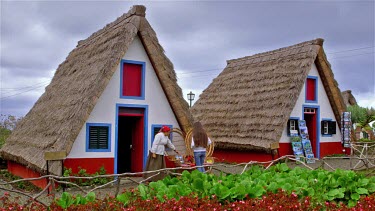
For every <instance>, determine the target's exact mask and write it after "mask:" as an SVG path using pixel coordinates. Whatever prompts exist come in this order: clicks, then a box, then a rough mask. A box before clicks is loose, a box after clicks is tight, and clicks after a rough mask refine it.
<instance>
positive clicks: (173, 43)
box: [0, 1, 375, 115]
mask: <svg viewBox="0 0 375 211" xmlns="http://www.w3.org/2000/svg"><path fill="white" fill-rule="evenodd" d="M1 4H2V7H1V17H0V18H1V75H0V76H1V79H0V80H1V87H6V88H9V87H11V88H16V87H23V86H22V85H23V84H25V83H26V84H31V85H32V84H37V83H40V82H41V81H43V80H44V81H46V80H47V79H48V77H52V75H53V74H51V71H52V70H54V69H56V68H57V66H58V64H60V63H61V62H63V61H64V60H65V58H66V56H67V55H68V53H69V52H70V51H71V50H72V49H73V48H74V47H75V46H76V44H77V42H78V41H79V40H82V39H86V38H87V37H88V36H90V35H91V34H92V33H94V32H95V31H97V30H99V29H101V28H103V27H104V26H105V25H106V24H108V23H109V22H111V21H113V20H115V19H116V18H117V17H119V16H120V15H122V14H123V13H124V12H127V11H128V10H129V8H130V7H131V5H132V4H145V5H146V7H147V11H146V17H147V19H148V20H149V22H150V23H151V25H152V26H153V28H154V30H155V31H156V33H157V34H158V38H159V41H160V42H161V44H162V46H163V47H164V49H165V50H166V54H167V56H168V57H169V58H170V59H171V61H172V62H173V63H174V66H175V68H176V70H177V71H178V77H179V84H180V86H181V87H182V88H183V89H184V92H187V91H186V90H195V91H196V92H197V93H199V92H200V91H202V90H203V89H204V88H206V87H207V86H208V85H209V84H210V82H211V81H212V79H213V78H214V77H215V76H217V75H218V74H219V73H220V71H221V70H222V68H224V67H225V65H226V60H228V59H233V58H238V57H243V56H248V55H253V54H256V53H260V52H264V51H269V50H274V49H277V48H280V47H286V46H289V45H293V44H296V43H298V42H303V41H306V40H311V39H315V38H317V37H322V38H324V39H325V43H324V47H325V50H326V52H328V53H329V52H337V51H343V50H347V49H355V48H361V47H368V46H375V41H374V36H375V32H374V25H375V23H374V20H375V17H374V2H369V1H364V2H339V1H329V2H324V1H318V2H314V1H307V2H295V1H280V2H275V1H272V2H268V1H266V2H259V1H255V2H253V1H250V2H229V1H228V2H140V3H137V2H135V3H134V2H104V1H103V2H97V1H96V2H87V1H81V2H71V1H69V2H46V1H35V2H9V1H6V2H2V3H1ZM374 50H375V49H374V48H371V49H366V50H361V51H351V52H343V53H339V54H327V55H328V59H329V60H330V62H331V64H332V69H333V71H334V74H335V78H336V80H337V81H338V83H339V85H340V88H341V90H342V91H343V90H346V89H351V90H353V93H355V94H356V95H358V96H361V95H362V96H371V93H373V95H374V96H373V97H374V99H375V85H374V80H375V78H374V77H375V75H374V69H375V67H374V63H375V62H374V54H373V53H371V54H367V55H359V56H353V57H350V55H358V54H361V53H369V52H374ZM348 55H349V56H348ZM343 56H344V57H345V56H348V57H345V58H338V57H343ZM211 69H217V70H214V71H205V70H211ZM197 71H201V72H197ZM186 72H195V73H191V74H186ZM25 79H26V80H25ZM354 79H356V80H354ZM1 87H0V88H1ZM4 91H6V90H4V89H2V90H1V97H4V96H8V95H9V93H6V94H4ZM21 91H22V90H21ZM42 92H43V90H36V91H35V93H39V95H41V94H42ZM13 93H19V91H18V92H17V90H15V91H14V92H13ZM369 93H370V95H369ZM34 95H36V96H34ZM37 96H38V94H34V92H33V94H30V92H28V93H24V94H20V95H16V96H15V97H10V98H11V99H10V98H6V100H2V101H1V107H0V109H1V113H5V114H7V113H12V114H20V115H24V114H25V113H26V111H28V110H29V109H30V108H31V105H32V104H33V103H34V102H35V101H36V99H37ZM362 96H361V97H362ZM26 99H27V100H26Z"/></svg>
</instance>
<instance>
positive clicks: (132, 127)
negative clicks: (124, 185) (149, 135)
mask: <svg viewBox="0 0 375 211" xmlns="http://www.w3.org/2000/svg"><path fill="white" fill-rule="evenodd" d="M121 111H122V110H121V109H120V112H119V116H118V128H117V130H118V137H117V138H118V141H117V142H118V144H117V173H124V172H142V170H143V148H144V109H139V108H136V109H134V110H133V109H126V111H125V112H121ZM123 111H124V110H123Z"/></svg>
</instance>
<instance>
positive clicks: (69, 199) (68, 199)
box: [55, 192, 95, 209]
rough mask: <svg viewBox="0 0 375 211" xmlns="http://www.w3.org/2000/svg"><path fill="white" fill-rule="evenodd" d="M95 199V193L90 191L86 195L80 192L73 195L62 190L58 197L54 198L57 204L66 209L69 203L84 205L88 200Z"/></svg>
mask: <svg viewBox="0 0 375 211" xmlns="http://www.w3.org/2000/svg"><path fill="white" fill-rule="evenodd" d="M94 201H95V193H94V192H90V193H88V194H87V196H86V197H83V196H82V195H81V194H77V195H76V196H75V197H73V196H72V195H71V194H70V193H68V192H63V193H62V195H61V197H60V198H57V199H55V202H56V204H57V205H59V206H60V207H61V208H63V209H67V208H68V207H70V206H71V205H73V204H75V205H85V204H87V203H89V202H94Z"/></svg>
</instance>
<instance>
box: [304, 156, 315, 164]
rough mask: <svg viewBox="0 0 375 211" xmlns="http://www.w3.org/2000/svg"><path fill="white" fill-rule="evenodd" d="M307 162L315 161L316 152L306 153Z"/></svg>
mask: <svg viewBox="0 0 375 211" xmlns="http://www.w3.org/2000/svg"><path fill="white" fill-rule="evenodd" d="M306 163H315V159H314V154H307V155H306Z"/></svg>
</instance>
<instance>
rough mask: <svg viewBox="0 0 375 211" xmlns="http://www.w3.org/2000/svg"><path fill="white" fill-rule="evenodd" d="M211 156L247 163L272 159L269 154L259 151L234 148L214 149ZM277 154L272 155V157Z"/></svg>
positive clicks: (227, 160)
mask: <svg viewBox="0 0 375 211" xmlns="http://www.w3.org/2000/svg"><path fill="white" fill-rule="evenodd" d="M213 157H215V159H217V161H218V162H223V161H226V162H236V163H247V162H249V161H261V162H263V161H270V160H272V155H271V154H266V153H260V152H241V151H235V150H218V149H216V150H215V151H214V154H213ZM276 157H277V156H275V157H274V159H275V158H276Z"/></svg>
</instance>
